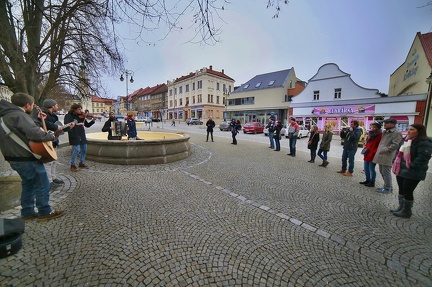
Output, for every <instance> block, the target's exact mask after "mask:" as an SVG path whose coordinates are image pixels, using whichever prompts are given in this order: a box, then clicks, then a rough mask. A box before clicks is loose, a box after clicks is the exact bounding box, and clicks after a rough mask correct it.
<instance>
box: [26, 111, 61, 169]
mask: <svg viewBox="0 0 432 287" xmlns="http://www.w3.org/2000/svg"><path fill="white" fill-rule="evenodd" d="M35 107H36V109H37V110H38V113H40V112H42V111H41V109H40V108H39V107H38V106H36V105H35ZM41 122H42V127H41V130H43V131H44V132H46V131H47V127H46V124H45V120H44V119H43V118H41ZM29 146H30V149H31V151H32V152H33V153H35V154H37V155H40V156H41V158H40V159H39V161H41V162H43V163H47V162H51V161H54V160H57V152H56V150H55V149H54V146H53V143H52V141H47V142H35V141H30V142H29Z"/></svg>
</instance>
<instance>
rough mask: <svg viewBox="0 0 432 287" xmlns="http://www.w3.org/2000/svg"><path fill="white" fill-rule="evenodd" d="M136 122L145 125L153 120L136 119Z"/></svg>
mask: <svg viewBox="0 0 432 287" xmlns="http://www.w3.org/2000/svg"><path fill="white" fill-rule="evenodd" d="M135 121H136V122H144V123H149V122H151V121H152V120H151V119H150V118H137V119H135Z"/></svg>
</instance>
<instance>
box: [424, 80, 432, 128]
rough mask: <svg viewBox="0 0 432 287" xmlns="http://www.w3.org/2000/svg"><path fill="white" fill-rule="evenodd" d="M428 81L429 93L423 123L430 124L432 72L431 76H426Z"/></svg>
mask: <svg viewBox="0 0 432 287" xmlns="http://www.w3.org/2000/svg"><path fill="white" fill-rule="evenodd" d="M426 83H428V95H427V97H426V108H425V117H424V120H423V125H425V126H428V121H429V114H430V110H431V101H432V99H431V97H432V72H431V73H430V75H429V77H428V78H426Z"/></svg>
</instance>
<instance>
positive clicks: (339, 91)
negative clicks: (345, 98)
mask: <svg viewBox="0 0 432 287" xmlns="http://www.w3.org/2000/svg"><path fill="white" fill-rule="evenodd" d="M341 97H342V89H335V92H334V98H335V99H340V98H341Z"/></svg>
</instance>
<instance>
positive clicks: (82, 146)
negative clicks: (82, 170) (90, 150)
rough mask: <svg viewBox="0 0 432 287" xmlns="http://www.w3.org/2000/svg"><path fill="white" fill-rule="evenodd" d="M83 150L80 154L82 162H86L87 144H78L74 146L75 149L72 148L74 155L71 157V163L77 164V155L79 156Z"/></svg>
mask: <svg viewBox="0 0 432 287" xmlns="http://www.w3.org/2000/svg"><path fill="white" fill-rule="evenodd" d="M80 150H81V154H80V160H79V162H80V163H84V162H85V157H86V154H87V144H77V145H74V146H73V150H72V157H71V165H75V160H76V157H77V156H78V154H79V153H80Z"/></svg>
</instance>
